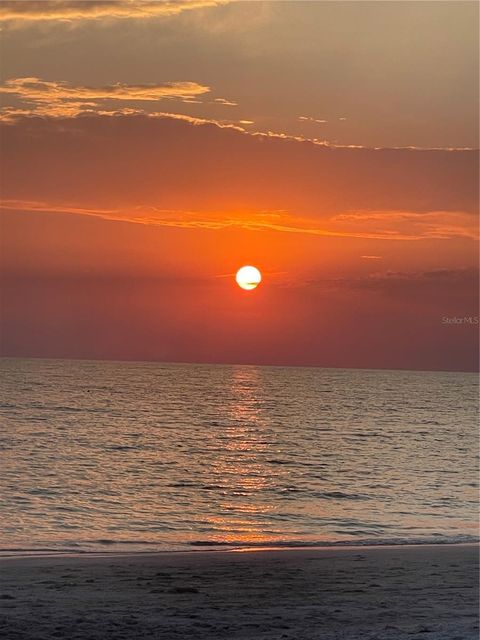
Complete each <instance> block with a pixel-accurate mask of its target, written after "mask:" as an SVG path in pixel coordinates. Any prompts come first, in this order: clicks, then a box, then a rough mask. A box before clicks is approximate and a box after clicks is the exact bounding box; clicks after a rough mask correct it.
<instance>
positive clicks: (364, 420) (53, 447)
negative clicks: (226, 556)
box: [0, 359, 478, 554]
mask: <svg viewBox="0 0 480 640" xmlns="http://www.w3.org/2000/svg"><path fill="white" fill-rule="evenodd" d="M1 374H2V380H1V387H0V388H1V398H0V422H1V426H0V532H1V535H0V553H3V554H12V553H13V554H16V553H47V552H110V551H114V552H123V551H129V552H130V551H156V550H184V549H202V548H206V547H208V548H209V549H212V548H213V549H215V548H218V549H222V548H234V549H242V548H251V547H283V546H305V545H320V546H325V545H336V544H341V545H345V544H355V545H357V544H392V543H411V544H419V543H429V542H462V541H473V540H476V539H477V495H478V486H477V479H478V439H477V420H478V403H477V393H478V377H477V376H476V375H475V374H467V373H445V372H441V373H433V372H411V371H373V370H341V369H320V368H297V367H285V368H282V367H259V366H223V365H222V366H220V365H192V364H161V363H134V362H94V361H78V360H77V361H68V360H36V359H32V360H26V359H3V360H2V361H1Z"/></svg>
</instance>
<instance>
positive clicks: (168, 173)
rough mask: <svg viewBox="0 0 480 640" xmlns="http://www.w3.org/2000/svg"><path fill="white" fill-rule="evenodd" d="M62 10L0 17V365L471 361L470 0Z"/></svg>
mask: <svg viewBox="0 0 480 640" xmlns="http://www.w3.org/2000/svg"><path fill="white" fill-rule="evenodd" d="M77 4H78V3H61V5H59V4H58V3H56V4H52V3H48V2H44V3H41V4H38V3H29V2H24V3H8V2H7V3H3V9H2V11H3V14H2V13H1V12H0V19H3V23H4V26H3V29H4V32H5V48H6V51H7V53H8V54H9V55H7V57H6V59H7V64H6V65H5V68H4V69H3V70H2V73H3V75H2V77H1V79H0V95H1V96H3V98H4V107H3V110H2V112H1V115H0V119H1V123H0V126H1V128H2V133H1V139H2V160H3V163H2V164H3V169H2V202H1V214H0V215H1V225H2V234H1V247H0V248H1V253H0V269H1V274H0V275H1V279H2V310H1V314H0V316H1V322H2V327H1V346H2V352H3V354H4V355H9V356H10V355H15V356H17V355H18V356H45V357H86V358H114V359H145V360H166V361H200V362H248V363H260V364H287V365H288V364H292V365H302V364H305V365H317V366H341V367H366V368H368V367H386V368H412V369H454V370H457V369H458V370H471V369H473V368H475V362H476V335H477V331H476V330H477V329H478V327H477V326H476V324H475V317H476V316H477V315H478V311H477V297H476V291H477V286H476V282H477V279H478V255H477V235H478V226H477V212H478V178H477V176H478V152H477V151H476V150H475V149H474V148H473V147H475V146H476V144H475V141H476V135H477V134H476V131H475V128H476V116H475V117H474V118H472V114H473V113H475V104H474V101H475V91H473V93H472V91H471V88H472V85H475V81H476V75H475V71H476V66H477V64H478V63H477V61H476V59H474V58H473V57H472V52H474V51H475V47H476V46H477V47H478V42H477V34H476V33H475V30H474V26H473V22H472V20H471V19H472V17H475V13H478V6H477V5H476V4H475V3H468V2H467V3H461V4H460V5H458V4H457V5H455V7H454V6H453V5H452V4H451V3H415V2H413V3H383V4H382V3H380V9H379V11H377V13H375V17H374V18H373V17H372V15H373V14H371V15H370V17H371V19H372V20H374V23H375V24H373V25H370V23H369V22H368V21H367V20H365V21H363V18H361V17H360V15H359V14H358V6H357V5H358V4H362V6H363V7H364V8H365V10H366V11H367V13H369V11H370V6H371V5H370V4H369V3H343V4H342V5H341V6H340V3H322V2H308V3H303V2H296V3H289V2H286V3H253V4H250V3H228V2H226V3H215V2H198V3H196V5H198V6H193V4H191V3H190V4H189V3H186V4H185V3H183V4H178V5H177V4H176V3H173V4H172V5H171V6H170V12H169V13H168V12H166V11H163V10H161V7H160V5H161V6H162V7H163V9H165V6H166V5H165V6H164V5H163V3H160V5H159V3H154V4H152V3H146V4H145V5H144V8H145V9H147V8H148V11H145V12H144V13H143V14H142V16H141V17H139V16H137V15H134V14H135V11H136V7H137V6H138V5H139V4H140V3H133V4H132V3H123V2H120V3H96V2H90V3H84V4H85V7H88V11H87V9H86V8H81V10H80V9H79V10H75V11H74V10H73V9H72V7H73V5H77ZM374 4H375V5H376V6H377V7H379V3H374ZM150 5H151V6H150ZM386 5H392V6H390V7H387V6H386ZM445 5H448V7H445ZM20 6H21V7H22V8H21V9H20V8H19V7H20ZM80 6H81V7H83V5H80ZM59 7H63V9H62V11H60V9H59ZM132 12H133V13H132ZM452 12H453V13H452ZM472 12H473V13H472ZM412 15H413V16H415V17H416V18H417V21H416V23H415V24H416V25H417V29H418V30H419V32H418V33H417V32H416V31H415V29H414V28H413V27H411V24H412V23H411V18H412ZM452 16H454V17H455V20H454V21H452ZM249 17H250V18H251V20H249V19H248V18H249ZM429 18H430V19H433V18H435V20H434V24H435V26H434V27H433V28H432V30H431V32H430V34H429V35H428V36H425V37H427V38H430V40H431V42H430V45H431V46H430V47H429V48H426V47H425V43H424V41H423V39H422V37H421V36H422V35H425V34H422V32H421V30H422V29H423V26H424V25H425V24H427V22H428V19H429ZM240 19H241V20H243V22H242V21H240ZM359 20H360V22H361V24H358V21H359ZM325 22H328V23H329V24H331V25H336V26H337V31H336V34H337V35H336V40H335V38H333V37H332V35H331V34H329V35H328V37H326V39H325V40H326V41H321V42H318V38H317V39H315V38H313V36H314V35H315V34H316V35H317V36H320V35H321V33H322V32H323V29H324V25H325ZM355 22H356V23H357V29H361V28H362V27H363V29H364V35H365V39H362V38H360V39H359V38H354V42H353V44H352V33H353V32H352V28H353V24H354V23H355ZM407 22H408V23H409V24H410V28H411V29H413V31H412V33H411V35H410V40H409V47H408V48H406V47H405V42H404V38H403V37H401V35H402V34H404V24H405V25H406V24H407ZM288 25H290V33H291V38H290V39H289V38H286V37H285V36H286V34H287V33H288V32H289V31H288V29H287V26H288ZM380 26H381V27H382V29H383V31H382V32H381V33H382V34H383V35H374V33H373V31H371V30H372V29H373V28H374V27H375V29H376V31H375V34H377V31H378V28H379V27H380ZM125 33H128V41H129V43H130V57H129V58H128V64H127V63H125V64H127V67H125V64H121V63H120V60H117V57H116V55H117V51H118V50H119V49H118V48H119V47H121V46H124V45H125ZM186 33H187V34H190V36H191V37H190V39H189V40H188V43H186V41H185V38H184V36H185V34H186ZM385 33H387V34H388V35H389V37H388V38H387V37H386V36H385ZM302 34H303V36H304V38H306V44H305V45H302V46H301V44H300V43H301V41H302V40H301V36H302ZM367 35H368V36H371V38H370V39H368V38H367ZM281 37H283V38H284V39H283V40H282V39H281ZM66 42H68V43H69V46H71V52H72V53H71V56H70V58H69V59H67V58H65V57H62V55H61V54H62V51H63V48H64V47H65V43H66ZM281 42H282V43H283V44H280V43H281ZM445 42H448V43H449V47H450V58H449V60H450V62H448V61H445V59H444V55H443V50H442V49H441V46H442V43H443V44H444V43H445ZM260 43H261V46H260ZM254 45H255V46H254ZM155 47H156V49H155ZM252 47H253V49H252ZM342 47H343V49H342ZM342 50H343V52H344V55H342V54H341V51H342ZM379 50H381V51H382V52H383V58H382V60H381V61H379V62H377V63H375V61H376V60H377V59H378V56H377V55H376V54H377V53H378V51H379ZM95 52H96V54H97V57H96V62H95V65H94V66H92V65H89V64H86V63H85V56H87V57H91V56H92V55H93V54H94V53H95ZM82 53H83V58H82ZM166 53H167V54H168V55H165V54H166ZM350 53H351V54H352V55H350ZM415 53H416V55H417V56H418V58H417V61H418V64H417V66H416V67H415V68H413V66H412V56H414V54H415ZM160 54H162V55H160ZM347 54H348V55H347ZM123 55H124V54H123V53H122V54H121V56H123ZM288 55H293V56H294V57H295V60H296V61H297V62H299V63H301V62H302V61H303V62H304V67H305V70H306V71H308V70H311V69H312V68H313V69H316V73H315V74H314V75H313V76H312V75H311V74H307V73H306V71H305V75H304V70H303V69H304V67H303V66H300V67H299V69H300V70H299V71H298V73H297V74H296V73H294V71H295V70H292V72H291V70H290V69H289V68H288V65H287V67H285V64H286V63H285V61H286V60H287V59H288ZM121 56H120V57H121ZM252 56H253V57H254V58H255V60H256V62H257V64H258V68H256V72H255V73H253V74H252V73H251V71H252V59H251V58H252ZM399 58H400V60H403V65H401V64H399ZM82 60H83V62H82ZM152 60H155V64H152ZM173 61H175V62H173ZM327 61H328V62H329V65H326V62H327ZM213 62H214V63H215V64H214V66H212V64H213ZM374 63H375V64H377V66H376V67H373V68H375V69H376V70H377V72H378V76H379V78H377V80H378V83H377V84H376V83H375V82H373V76H372V71H371V70H372V64H374ZM312 65H313V66H312ZM439 65H443V66H442V67H441V71H442V73H440V67H439ZM213 69H214V70H213ZM262 69H263V72H264V77H263V78H262V77H261V74H260V70H262ZM367 69H368V70H369V74H370V75H368V74H367ZM275 70H277V74H276V76H275V74H272V71H273V72H274V71H275ZM388 71H389V73H387V72H388ZM454 72H455V78H456V80H455V82H457V85H458V86H457V87H456V97H457V99H456V101H455V102H453V101H452V100H451V99H450V98H447V96H449V95H450V94H451V93H452V82H453V80H452V77H453V74H454ZM362 78H363V79H364V80H365V82H363V88H362V89H361V90H360V87H359V86H357V85H359V83H360V80H361V79H362ZM367 79H368V82H366V80H367ZM407 80H408V81H407ZM347 81H348V82H350V85H349V89H348V90H347V89H346V88H345V83H346V82H347ZM279 82H281V83H282V85H283V86H282V92H283V95H285V96H286V99H285V101H279V100H278V90H279V86H278V85H279ZM215 83H216V85H215ZM214 85H215V86H214ZM473 88H475V87H473ZM382 89H383V92H384V95H383V96H382V95H381V90H382ZM352 91H354V93H355V91H356V93H355V95H351V92H352ZM422 91H423V92H424V93H425V91H427V93H428V91H429V92H430V94H431V95H434V96H436V98H437V99H438V100H441V103H440V102H438V108H436V109H430V111H429V110H428V108H427V107H428V105H427V104H425V96H424V95H422V94H421V92H422ZM392 92H393V93H394V94H395V92H396V94H395V95H396V96H397V97H396V100H393V101H392V99H391V96H392ZM419 92H420V93H419ZM253 96H256V99H254V98H253ZM406 98H408V100H407V102H405V100H406ZM255 100H256V101H255ZM436 105H437V103H436ZM387 106H388V108H387ZM430 106H432V105H430ZM427 114H428V120H427V119H426V117H427ZM324 120H325V122H323V121H324ZM345 123H347V124H345ZM344 125H345V126H344ZM321 127H323V129H321V135H320V131H319V129H318V128H321ZM342 127H343V128H342ZM243 264H255V265H256V266H258V267H259V268H260V269H261V270H262V272H263V283H262V285H261V286H260V287H259V288H258V289H257V290H255V291H254V292H243V291H241V290H240V289H238V287H236V285H235V283H234V273H235V271H236V270H237V269H238V268H239V267H240V266H241V265H243ZM454 317H457V318H461V319H462V322H456V321H455V322H453V321H450V319H451V318H454ZM465 318H467V320H465ZM468 318H471V319H472V320H471V321H469V320H468Z"/></svg>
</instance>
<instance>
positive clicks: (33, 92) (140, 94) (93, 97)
mask: <svg viewBox="0 0 480 640" xmlns="http://www.w3.org/2000/svg"><path fill="white" fill-rule="evenodd" d="M209 91H210V87H207V86H205V85H201V84H198V83H197V82H165V83H162V84H142V85H128V84H123V83H116V84H112V85H105V86H103V87H86V86H73V85H71V84H70V83H68V82H58V81H49V80H42V79H40V78H34V77H33V78H13V79H10V80H6V81H5V82H4V83H3V85H0V93H1V94H4V95H7V96H12V97H14V98H16V99H20V100H21V101H22V102H23V103H24V104H26V105H30V109H29V113H30V115H43V116H44V115H52V116H65V115H66V116H72V115H78V114H79V113H81V112H85V111H92V110H97V111H98V110H100V105H101V104H103V103H105V102H127V101H128V102H131V103H138V102H158V101H160V100H168V99H180V100H187V101H188V100H192V99H193V98H194V97H196V96H201V95H203V94H206V93H208V92H209ZM22 111H23V112H25V111H27V110H26V109H21V110H20V112H22ZM16 114H18V111H17V110H16V109H15V108H12V107H7V109H5V110H4V113H3V116H4V118H5V115H7V117H12V116H14V115H16Z"/></svg>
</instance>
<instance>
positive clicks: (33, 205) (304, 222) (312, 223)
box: [0, 200, 476, 260]
mask: <svg viewBox="0 0 480 640" xmlns="http://www.w3.org/2000/svg"><path fill="white" fill-rule="evenodd" d="M0 210H3V211H13V212H22V211H23V212H26V211H28V212H38V213H58V214H73V215H82V216H89V217H96V218H102V219H103V220H112V221H117V222H127V223H132V224H142V225H147V226H153V227H177V228H182V229H211V230H215V229H226V228H234V227H236V228H241V229H246V230H249V231H261V230H266V231H278V232H281V233H299V234H306V235H314V236H323V237H337V238H364V239H370V240H396V241H412V240H424V239H448V238H451V237H457V236H467V237H475V235H476V234H475V232H474V230H468V229H466V228H465V227H464V226H462V225H461V223H458V224H457V225H456V226H455V225H454V224H453V223H450V224H445V225H444V226H443V227H442V226H441V224H437V225H431V224H430V225H429V224H425V225H423V226H422V225H419V226H418V227H415V226H414V227H412V228H411V229H410V230H408V229H402V228H395V226H394V225H390V228H389V229H380V230H375V229H374V228H365V229H363V230H362V229H359V228H358V227H355V226H348V225H345V224H343V225H339V224H338V220H339V217H336V216H333V217H331V218H327V219H325V220H323V221H322V224H321V225H319V224H318V221H317V220H315V219H310V218H302V217H299V216H298V215H295V214H291V213H289V212H287V211H212V212H205V211H189V210H171V209H161V208H159V207H155V206H153V205H142V206H136V207H130V208H128V209H125V210H123V209H104V208H96V207H94V208H93V207H92V208H90V207H78V206H74V205H70V204H58V203H47V202H36V201H22V200H3V201H0ZM383 215H384V218H385V219H388V218H389V217H391V218H392V219H393V220H395V212H384V214H383ZM409 215H410V216H413V215H415V214H409ZM426 215H427V214H423V216H420V217H425V216H426ZM437 215H440V214H437ZM443 215H444V216H448V215H449V214H443ZM427 217H428V216H427ZM361 257H362V258H363V259H368V260H380V259H381V258H382V256H376V255H364V256H361Z"/></svg>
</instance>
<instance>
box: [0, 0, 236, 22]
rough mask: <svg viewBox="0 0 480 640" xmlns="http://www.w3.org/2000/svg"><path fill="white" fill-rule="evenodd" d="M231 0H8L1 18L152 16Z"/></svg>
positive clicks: (8, 20)
mask: <svg viewBox="0 0 480 640" xmlns="http://www.w3.org/2000/svg"><path fill="white" fill-rule="evenodd" d="M226 2H228V0H169V1H168V2H164V1H159V0H150V1H142V0H98V1H97V0H88V1H86V0H76V1H65V0H41V1H40V0H37V1H30V0H22V1H21V2H18V1H17V0H15V1H13V2H12V1H4V2H2V4H1V5H0V21H2V22H14V23H17V24H18V23H27V24H28V23H32V22H39V21H62V22H72V21H78V20H100V19H106V18H108V19H122V18H130V19H132V18H134V19H148V18H157V17H168V16H174V15H177V14H179V13H181V12H183V11H188V10H192V9H204V8H207V7H215V6H218V5H221V4H225V3H226Z"/></svg>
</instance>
